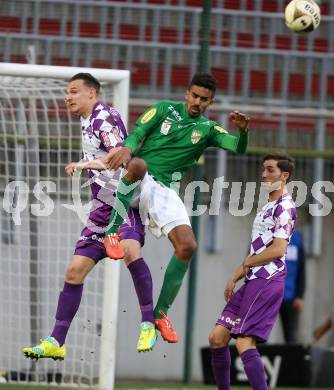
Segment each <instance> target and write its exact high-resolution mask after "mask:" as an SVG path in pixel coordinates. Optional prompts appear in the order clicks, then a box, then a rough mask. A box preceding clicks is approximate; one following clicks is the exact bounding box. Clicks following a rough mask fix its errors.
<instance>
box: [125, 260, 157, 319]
mask: <svg viewBox="0 0 334 390" xmlns="http://www.w3.org/2000/svg"><path fill="white" fill-rule="evenodd" d="M128 269H129V271H130V274H131V276H132V279H133V284H134V286H135V289H136V293H137V297H138V301H139V305H140V311H141V315H142V322H145V321H149V322H152V323H153V324H154V315H153V283H152V276H151V271H150V269H149V268H148V266H147V264H146V262H145V260H144V259H143V258H140V259H137V260H135V261H133V262H132V263H130V264H129V265H128Z"/></svg>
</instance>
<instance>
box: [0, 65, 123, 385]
mask: <svg viewBox="0 0 334 390" xmlns="http://www.w3.org/2000/svg"><path fill="white" fill-rule="evenodd" d="M79 72H89V73H91V74H93V75H94V76H95V77H96V78H97V79H98V80H99V81H100V82H101V84H102V92H101V100H102V101H104V102H107V103H109V104H112V105H113V106H114V107H115V108H116V109H117V110H118V111H119V112H120V113H121V115H122V117H123V119H124V120H125V122H126V119H127V109H128V89H129V72H128V71H120V70H106V69H88V68H73V67H55V66H41V65H23V64H5V63H0V156H1V157H0V188H1V193H0V196H1V204H2V206H3V207H2V208H1V220H0V222H1V225H0V229H1V235H0V248H1V249H0V250H1V255H2V261H1V263H0V264H1V270H0V307H1V310H0V334H1V338H0V350H1V354H0V371H1V372H2V378H1V379H2V380H3V381H5V380H6V381H7V382H10V383H13V382H20V383H23V382H24V383H29V384H31V383H37V384H46V383H52V384H55V383H59V384H65V385H78V386H83V385H87V386H89V387H92V386H96V387H97V388H100V389H108V390H109V389H111V388H112V387H113V380H114V369H115V339H116V323H117V304H118V283H119V265H118V263H117V262H113V263H112V262H107V261H106V262H104V264H99V266H98V267H96V268H95V269H94V270H93V271H92V273H91V274H90V275H89V277H88V278H87V279H86V281H85V286H84V294H83V299H82V303H81V306H80V309H79V311H78V313H77V316H76V318H75V320H74V321H73V323H72V326H71V328H70V331H69V334H68V338H67V341H66V345H67V348H68V355H67V357H66V360H65V361H64V362H54V361H53V360H51V361H50V360H43V359H40V360H39V361H38V362H37V363H36V362H32V361H30V360H28V359H26V358H25V357H24V356H23V354H22V348H23V347H27V346H31V345H35V344H36V343H38V341H39V339H40V338H44V337H46V336H48V335H49V334H50V331H51V330H52V327H53V324H54V317H55V312H56V305H57V301H58V295H59V292H60V290H61V289H62V286H63V282H64V275H65V270H66V267H67V265H68V263H69V261H70V259H71V256H72V254H73V250H74V244H75V242H76V240H77V239H78V237H79V234H80V231H81V229H82V227H83V222H82V212H79V211H80V210H81V211H82V209H85V208H86V209H87V205H89V200H90V195H89V186H87V185H85V182H86V179H85V177H84V175H82V176H83V177H81V178H80V179H79V181H78V182H77V183H76V182H75V180H74V181H73V180H71V178H68V177H66V175H65V172H64V167H65V165H66V164H67V163H68V162H70V161H78V160H80V159H81V134H80V124H79V121H78V119H77V118H73V117H72V116H71V115H70V113H69V112H68V111H67V109H66V107H65V104H64V94H65V91H66V84H67V80H68V79H69V78H71V77H72V76H73V75H74V74H76V73H79ZM78 214H80V215H81V218H80V217H79V215H78ZM105 297H106V298H105Z"/></svg>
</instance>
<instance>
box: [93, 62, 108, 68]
mask: <svg viewBox="0 0 334 390" xmlns="http://www.w3.org/2000/svg"><path fill="white" fill-rule="evenodd" d="M92 67H93V68H105V69H112V64H111V61H108V60H94V61H93V63H92Z"/></svg>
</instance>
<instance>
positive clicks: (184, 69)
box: [171, 65, 190, 87]
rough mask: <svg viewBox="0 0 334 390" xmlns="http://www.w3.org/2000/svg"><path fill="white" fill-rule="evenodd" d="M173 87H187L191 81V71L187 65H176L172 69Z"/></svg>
mask: <svg viewBox="0 0 334 390" xmlns="http://www.w3.org/2000/svg"><path fill="white" fill-rule="evenodd" d="M171 78H172V85H173V86H175V87H186V85H187V84H188V81H189V80H190V69H189V67H188V66H187V65H174V66H173V68H172V77H171Z"/></svg>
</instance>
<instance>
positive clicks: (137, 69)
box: [131, 62, 151, 85]
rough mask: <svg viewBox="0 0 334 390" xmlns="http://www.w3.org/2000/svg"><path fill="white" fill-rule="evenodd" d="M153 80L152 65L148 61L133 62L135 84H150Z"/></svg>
mask: <svg viewBox="0 0 334 390" xmlns="http://www.w3.org/2000/svg"><path fill="white" fill-rule="evenodd" d="M150 81H151V65H150V63H148V62H133V63H132V68H131V82H132V83H133V84H134V85H143V84H144V85H148V84H149V83H150Z"/></svg>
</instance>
